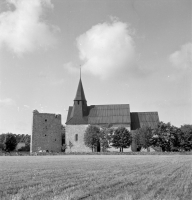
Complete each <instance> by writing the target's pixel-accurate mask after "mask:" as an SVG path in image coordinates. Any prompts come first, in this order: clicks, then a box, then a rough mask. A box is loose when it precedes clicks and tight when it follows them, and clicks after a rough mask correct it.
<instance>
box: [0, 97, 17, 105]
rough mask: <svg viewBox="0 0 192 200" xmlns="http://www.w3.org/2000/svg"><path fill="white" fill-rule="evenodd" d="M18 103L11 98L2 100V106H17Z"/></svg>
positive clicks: (0, 102) (0, 101)
mask: <svg viewBox="0 0 192 200" xmlns="http://www.w3.org/2000/svg"><path fill="white" fill-rule="evenodd" d="M15 105H16V103H15V101H14V100H13V99H10V98H5V99H0V106H15Z"/></svg>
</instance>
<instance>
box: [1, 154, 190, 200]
mask: <svg viewBox="0 0 192 200" xmlns="http://www.w3.org/2000/svg"><path fill="white" fill-rule="evenodd" d="M0 199H2V200H3V199H9V200H10V199H14V200H16V199H17V200H19V199H23V200H25V199H35V200H38V199H52V200H65V199H66V200H67V199H79V200H80V199H111V200H114V199H127V200H133V199H140V200H142V199H143V200H144V199H145V200H160V199H164V200H180V199H182V200H183V199H186V200H191V199H192V156H191V155H166V156H165V155H61V156H9V157H8V156H1V157H0Z"/></svg>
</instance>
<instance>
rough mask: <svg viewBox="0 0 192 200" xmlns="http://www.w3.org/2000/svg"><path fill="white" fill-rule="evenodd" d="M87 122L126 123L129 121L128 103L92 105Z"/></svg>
mask: <svg viewBox="0 0 192 200" xmlns="http://www.w3.org/2000/svg"><path fill="white" fill-rule="evenodd" d="M89 108H90V111H89V116H88V124H110V123H111V124H127V123H131V121H130V108H129V104H117V105H92V106H90V107H89Z"/></svg>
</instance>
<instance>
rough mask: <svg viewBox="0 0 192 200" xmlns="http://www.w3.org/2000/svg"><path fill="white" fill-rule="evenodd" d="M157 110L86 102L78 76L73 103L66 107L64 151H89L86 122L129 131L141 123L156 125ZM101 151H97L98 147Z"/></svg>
mask: <svg viewBox="0 0 192 200" xmlns="http://www.w3.org/2000/svg"><path fill="white" fill-rule="evenodd" d="M158 123H159V116H158V112H130V105H129V104H111V105H90V106H88V105H87V100H86V98H85V93H84V90H83V84H82V80H81V78H80V80H79V85H78V88H77V92H76V96H75V99H74V102H73V106H69V109H68V115H67V120H66V129H65V143H66V145H67V149H66V152H91V151H92V150H91V149H90V148H88V147H86V146H85V144H84V133H85V130H86V128H87V127H88V126H89V125H95V126H100V127H101V126H105V125H107V124H111V125H112V127H114V128H117V127H120V126H124V127H126V128H127V129H128V130H129V131H132V130H136V129H137V128H140V127H142V126H150V127H152V128H154V127H156V126H157V124H158ZM98 151H100V150H98Z"/></svg>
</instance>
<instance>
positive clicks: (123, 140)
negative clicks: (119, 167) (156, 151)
mask: <svg viewBox="0 0 192 200" xmlns="http://www.w3.org/2000/svg"><path fill="white" fill-rule="evenodd" d="M130 145H131V134H130V132H129V131H128V130H127V129H126V128H125V127H119V128H117V129H116V130H115V132H114V134H113V136H112V146H113V147H115V148H120V152H123V148H128V147H129V146H130Z"/></svg>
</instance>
